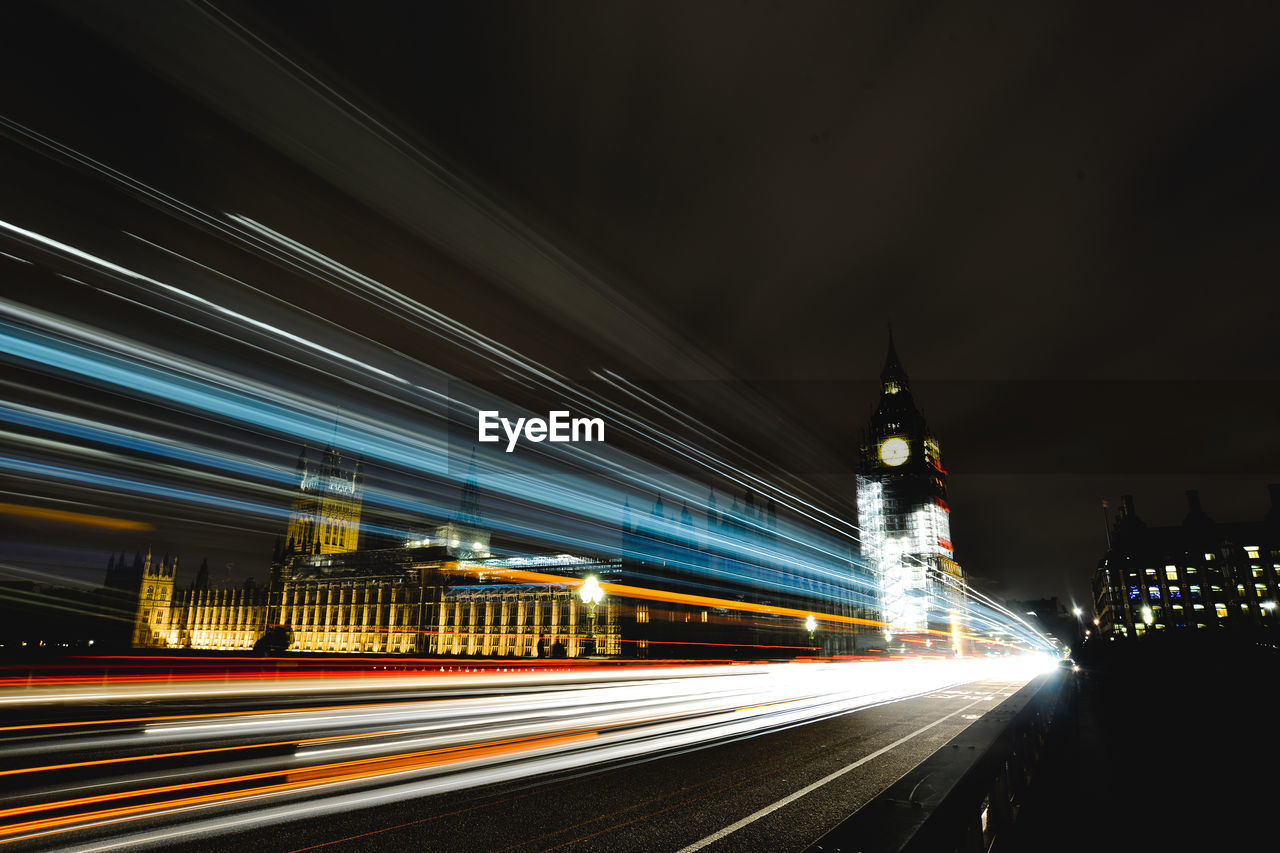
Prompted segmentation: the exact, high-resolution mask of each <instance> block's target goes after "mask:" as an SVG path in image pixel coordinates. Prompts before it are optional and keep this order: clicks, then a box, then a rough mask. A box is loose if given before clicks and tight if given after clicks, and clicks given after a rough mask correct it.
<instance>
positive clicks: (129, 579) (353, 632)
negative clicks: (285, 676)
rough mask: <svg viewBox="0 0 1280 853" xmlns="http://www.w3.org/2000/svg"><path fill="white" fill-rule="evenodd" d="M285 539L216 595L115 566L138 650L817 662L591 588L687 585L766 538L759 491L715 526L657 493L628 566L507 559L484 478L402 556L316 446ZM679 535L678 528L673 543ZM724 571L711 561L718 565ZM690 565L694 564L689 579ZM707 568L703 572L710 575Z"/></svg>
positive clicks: (147, 567)
mask: <svg viewBox="0 0 1280 853" xmlns="http://www.w3.org/2000/svg"><path fill="white" fill-rule="evenodd" d="M295 482H296V484H297V485H296V487H295V493H294V496H293V499H292V502H291V508H290V513H289V520H288V524H287V528H286V533H285V537H284V539H283V541H282V544H278V545H277V548H276V552H275V554H274V555H273V560H272V564H271V573H270V579H269V581H268V583H267V584H266V585H265V586H256V585H253V584H252V583H248V584H246V585H245V586H244V587H242V588H211V587H210V584H209V581H208V572H207V570H203V569H202V570H201V571H200V572H199V573H198V574H197V575H196V578H195V581H194V582H192V583H190V584H189V585H187V586H185V587H184V586H181V585H179V583H178V582H177V574H178V560H177V559H176V558H169V557H168V556H164V557H160V558H158V559H157V558H156V557H155V556H153V555H152V554H151V553H147V554H146V555H145V556H142V555H138V556H136V557H135V558H134V561H133V564H132V565H129V564H128V563H127V562H126V560H125V558H124V556H123V555H120V557H119V559H118V560H117V558H115V557H113V558H112V560H111V563H110V565H109V568H108V575H107V586H108V587H111V588H115V589H119V590H121V591H128V590H136V593H137V606H136V612H135V617H134V624H133V630H132V637H131V640H132V645H133V646H134V647H135V648H143V649H184V650H212V651H241V652H250V651H252V652H256V653H280V652H312V653H326V654H327V653H337V654H342V653H348V654H351V653H354V654H406V655H420V656H480V657H520V658H537V657H565V658H577V657H587V656H590V657H620V656H626V657H637V658H644V657H648V656H651V655H652V656H659V657H673V656H675V657H680V656H706V655H708V654H710V655H712V656H715V657H740V656H744V655H745V656H750V657H759V656H760V655H761V654H762V651H761V650H762V649H767V648H770V647H771V648H772V649H773V651H772V652H771V653H772V654H774V655H780V654H789V655H794V654H796V653H799V652H802V651H807V650H808V647H807V646H806V645H804V642H803V636H804V629H803V626H802V624H801V623H800V622H799V621H797V620H796V619H794V618H783V619H780V618H777V617H771V616H769V615H767V614H765V615H759V614H757V615H751V614H743V613H739V612H729V611H726V610H723V609H717V608H714V607H712V606H707V605H705V604H702V605H691V604H688V603H680V602H673V601H662V600H658V601H644V600H633V599H623V598H620V597H617V596H612V595H610V596H605V597H604V599H603V600H602V601H599V602H597V603H591V602H588V601H584V600H583V599H582V597H581V596H580V591H581V588H582V586H583V583H584V582H585V581H587V579H588V578H595V579H596V581H597V583H604V584H608V583H619V582H621V581H624V580H625V581H627V582H628V583H634V582H636V579H637V578H639V577H645V578H648V579H649V580H650V581H652V579H653V578H654V577H655V576H658V575H660V576H661V577H662V578H664V579H666V580H668V581H673V580H674V581H679V580H680V578H679V576H680V575H682V573H689V574H690V577H689V578H686V580H691V579H692V578H693V576H694V574H695V573H694V572H690V571H688V570H689V569H690V568H691V567H692V568H694V569H696V567H697V565H698V564H699V563H700V562H702V563H707V565H710V563H711V562H717V561H721V560H723V559H725V558H723V557H714V556H710V555H708V554H707V553H706V551H705V549H703V548H700V547H699V543H698V538H699V534H700V533H704V532H705V534H706V535H707V536H708V537H712V536H714V537H718V538H722V539H723V538H731V539H733V540H735V541H739V540H753V541H755V540H759V541H764V540H768V539H770V538H772V537H774V536H775V535H776V517H775V514H774V513H775V511H774V507H773V505H772V503H761V504H759V505H757V503H756V502H755V501H754V499H753V497H752V496H751V495H749V494H748V495H744V496H743V497H744V499H743V501H742V503H741V504H740V503H739V502H738V500H737V499H736V498H735V500H734V502H733V506H732V507H731V508H730V507H726V508H724V510H723V511H720V510H717V509H716V506H715V497H714V494H712V496H711V497H710V501H709V506H708V508H707V512H706V519H705V520H706V526H707V529H706V531H697V530H695V528H694V522H693V518H692V516H691V515H690V513H689V509H688V507H687V506H686V507H684V508H683V509H682V510H681V512H680V513H679V515H678V516H675V515H672V516H668V515H667V510H665V509H664V507H663V503H662V499H661V498H660V497H659V498H658V499H657V500H656V502H655V503H654V505H653V507H652V508H651V509H650V511H649V513H648V514H647V515H645V514H643V513H639V512H637V513H635V518H634V519H633V517H632V515H633V514H632V511H631V508H630V506H629V504H627V505H625V506H624V508H623V510H622V513H623V520H622V531H621V533H622V539H621V548H620V556H615V557H608V558H596V557H587V556H578V555H571V554H524V555H516V556H502V557H497V556H493V555H492V554H491V553H490V551H489V542H490V534H489V533H488V531H486V530H485V529H484V527H483V524H482V518H481V514H480V506H479V496H478V489H477V486H476V481H475V471H474V467H473V469H472V473H471V475H470V476H469V478H468V480H467V482H466V484H465V485H464V487H463V489H462V496H461V501H460V504H459V508H458V511H457V513H456V514H455V516H454V517H453V519H452V520H449V521H448V522H446V523H443V524H440V525H438V526H437V527H435V528H434V530H432V531H431V534H430V535H429V536H423V537H422V538H418V539H413V540H410V541H407V542H405V543H404V544H403V545H401V546H400V547H394V548H372V549H370V548H361V547H360V544H361V543H360V520H361V513H362V492H363V473H362V471H361V466H360V464H359V463H358V462H354V461H351V460H348V459H346V458H344V456H343V454H342V453H341V452H340V451H339V450H337V449H335V448H333V447H326V448H325V449H324V450H323V451H322V452H321V453H320V454H319V458H317V459H312V458H310V456H309V454H308V452H307V451H305V450H304V451H303V454H302V456H301V457H300V458H299V460H298V466H297V470H296V481H295ZM672 531H675V532H672ZM709 561H710V562H709ZM681 566H683V567H685V569H683V570H682V569H681V568H680V567H681ZM704 568H705V566H704Z"/></svg>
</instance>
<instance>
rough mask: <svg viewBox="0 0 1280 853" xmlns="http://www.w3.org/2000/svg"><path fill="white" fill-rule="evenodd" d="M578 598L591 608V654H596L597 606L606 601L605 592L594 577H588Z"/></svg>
mask: <svg viewBox="0 0 1280 853" xmlns="http://www.w3.org/2000/svg"><path fill="white" fill-rule="evenodd" d="M578 597H579V598H581V599H582V603H583V604H585V605H587V606H588V607H590V608H591V635H590V636H591V654H593V655H594V654H595V653H596V605H597V604H599V603H600V602H601V601H603V600H604V590H603V589H601V588H600V582H599V581H598V580H596V579H595V576H594V575H588V576H587V579H586V580H585V581H583V583H582V586H581V587H579V588H578Z"/></svg>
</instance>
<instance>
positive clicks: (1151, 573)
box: [1147, 569, 1156, 578]
mask: <svg viewBox="0 0 1280 853" xmlns="http://www.w3.org/2000/svg"><path fill="white" fill-rule="evenodd" d="M1155 576H1156V570H1155V569H1147V577H1149V578H1153V577H1155Z"/></svg>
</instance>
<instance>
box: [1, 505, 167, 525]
mask: <svg viewBox="0 0 1280 853" xmlns="http://www.w3.org/2000/svg"><path fill="white" fill-rule="evenodd" d="M0 514H4V515H13V516H17V517H19V518H33V519H36V520H38V521H53V522H57V523H59V524H79V525H82V526H85V527H103V528H106V529H108V530H142V531H148V530H155V526H154V525H152V524H149V523H147V522H145V521H130V520H129V519H126V518H112V517H111V516H108V515H93V514H91V513H87V512H71V511H70V510H65V509H51V508H49V507H42V506H27V505H25V504H11V503H0Z"/></svg>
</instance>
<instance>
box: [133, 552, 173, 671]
mask: <svg viewBox="0 0 1280 853" xmlns="http://www.w3.org/2000/svg"><path fill="white" fill-rule="evenodd" d="M177 573H178V558H177V557H174V558H173V562H172V563H170V562H169V558H168V556H165V558H164V559H163V560H161V561H160V562H159V563H158V564H157V563H153V562H152V560H151V549H150V548H148V549H147V558H146V560H145V561H144V562H143V564H142V574H141V580H140V585H139V587H138V610H137V614H136V618H135V619H134V623H133V646H134V648H138V649H143V648H162V647H164V646H166V645H168V635H169V624H170V614H171V611H172V609H173V578H174V575H176V574H177Z"/></svg>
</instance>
